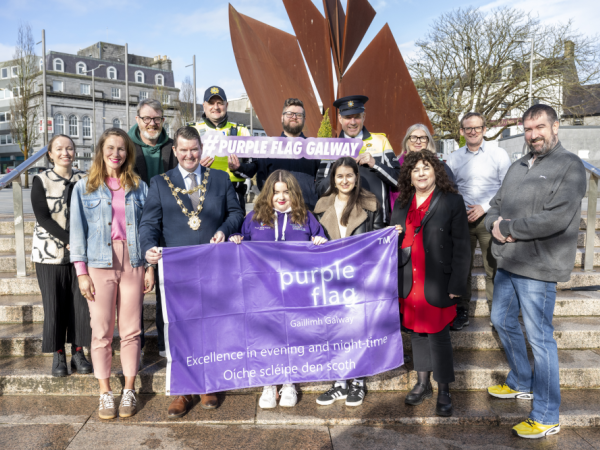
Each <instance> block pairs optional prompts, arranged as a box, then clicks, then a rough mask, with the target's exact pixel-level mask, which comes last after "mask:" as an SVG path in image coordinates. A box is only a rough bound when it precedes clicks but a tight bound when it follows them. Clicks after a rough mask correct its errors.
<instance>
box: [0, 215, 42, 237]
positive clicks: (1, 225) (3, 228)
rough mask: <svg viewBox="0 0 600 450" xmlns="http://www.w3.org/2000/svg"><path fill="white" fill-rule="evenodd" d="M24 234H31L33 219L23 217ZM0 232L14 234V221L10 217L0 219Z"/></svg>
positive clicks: (33, 225) (33, 224)
mask: <svg viewBox="0 0 600 450" xmlns="http://www.w3.org/2000/svg"><path fill="white" fill-rule="evenodd" d="M24 227H25V234H26V235H27V234H28V235H32V234H33V229H34V227H35V221H34V220H27V219H25V222H24ZM0 234H12V235H14V234H15V222H14V220H12V219H10V220H9V219H4V220H0Z"/></svg>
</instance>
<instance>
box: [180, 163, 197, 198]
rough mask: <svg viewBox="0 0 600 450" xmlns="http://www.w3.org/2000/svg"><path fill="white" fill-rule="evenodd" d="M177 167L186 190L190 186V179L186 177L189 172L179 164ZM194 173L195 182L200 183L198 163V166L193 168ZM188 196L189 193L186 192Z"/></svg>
mask: <svg viewBox="0 0 600 450" xmlns="http://www.w3.org/2000/svg"><path fill="white" fill-rule="evenodd" d="M177 168H178V169H179V171H180V172H181V176H182V177H183V182H184V183H185V188H186V189H187V190H190V189H191V188H192V180H191V179H190V178H189V177H188V175H189V174H190V172H188V171H187V170H185V169H184V168H183V167H181V164H178V165H177ZM194 173H195V174H196V184H197V185H199V184H200V183H202V166H201V165H200V164H198V167H197V168H196V170H194ZM188 197H189V194H188ZM190 200H191V199H190Z"/></svg>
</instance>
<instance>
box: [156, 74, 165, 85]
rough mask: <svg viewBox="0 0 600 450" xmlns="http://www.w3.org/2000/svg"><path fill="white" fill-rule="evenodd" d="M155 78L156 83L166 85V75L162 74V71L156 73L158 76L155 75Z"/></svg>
mask: <svg viewBox="0 0 600 450" xmlns="http://www.w3.org/2000/svg"><path fill="white" fill-rule="evenodd" d="M154 80H155V84H158V85H159V86H164V85H165V77H164V76H162V75H161V74H160V73H159V74H157V75H156V77H154Z"/></svg>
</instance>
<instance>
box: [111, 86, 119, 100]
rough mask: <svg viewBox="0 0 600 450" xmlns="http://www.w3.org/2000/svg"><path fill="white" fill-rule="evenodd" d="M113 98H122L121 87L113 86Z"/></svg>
mask: <svg viewBox="0 0 600 450" xmlns="http://www.w3.org/2000/svg"><path fill="white" fill-rule="evenodd" d="M112 98H121V89H120V88H112Z"/></svg>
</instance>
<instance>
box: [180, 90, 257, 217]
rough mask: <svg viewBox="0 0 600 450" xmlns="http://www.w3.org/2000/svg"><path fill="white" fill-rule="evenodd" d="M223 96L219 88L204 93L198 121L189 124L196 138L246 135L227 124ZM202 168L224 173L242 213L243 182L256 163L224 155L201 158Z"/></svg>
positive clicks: (224, 95)
mask: <svg viewBox="0 0 600 450" xmlns="http://www.w3.org/2000/svg"><path fill="white" fill-rule="evenodd" d="M227 105H228V103H227V95H226V94H225V91H224V90H223V89H221V88H220V87H219V86H211V87H209V88H208V89H207V90H206V91H205V92H204V103H203V105H202V106H203V108H204V112H203V113H202V118H203V119H204V120H203V121H202V122H198V123H190V124H188V125H191V126H193V127H194V128H196V129H197V130H198V132H199V133H200V136H202V135H204V134H205V133H206V132H207V131H209V130H214V131H217V132H219V133H223V134H224V135H225V136H250V132H249V131H248V128H246V127H245V126H243V125H238V124H237V123H233V122H229V118H228V117H227ZM200 165H201V166H203V167H210V168H211V169H218V170H223V171H225V172H227V173H228V175H229V179H230V180H231V182H232V183H233V188H234V189H235V193H236V195H237V198H238V201H239V202H240V206H241V207H242V210H244V212H245V211H246V191H247V189H248V187H247V186H246V180H249V179H251V178H252V177H253V176H254V174H255V173H256V163H254V162H252V158H238V157H237V156H236V155H229V156H228V157H226V156H215V157H210V156H205V157H204V158H202V161H200Z"/></svg>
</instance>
